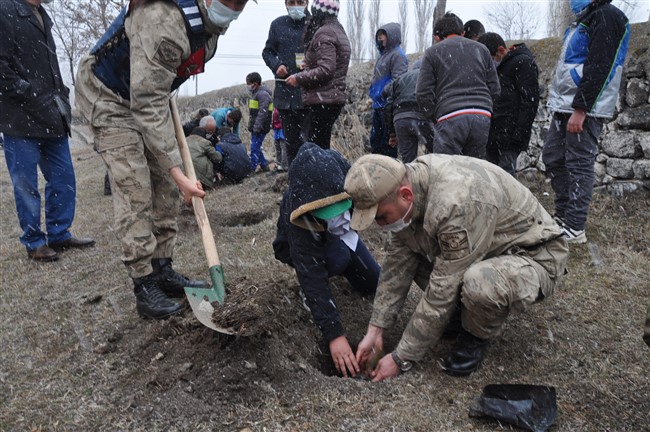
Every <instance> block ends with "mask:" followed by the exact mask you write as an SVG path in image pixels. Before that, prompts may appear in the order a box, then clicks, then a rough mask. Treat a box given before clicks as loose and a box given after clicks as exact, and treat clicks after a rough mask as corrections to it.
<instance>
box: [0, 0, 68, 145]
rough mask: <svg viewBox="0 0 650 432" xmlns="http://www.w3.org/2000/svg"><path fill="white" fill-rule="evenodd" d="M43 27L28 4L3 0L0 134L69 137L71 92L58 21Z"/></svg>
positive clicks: (0, 16)
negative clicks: (59, 52)
mask: <svg viewBox="0 0 650 432" xmlns="http://www.w3.org/2000/svg"><path fill="white" fill-rule="evenodd" d="M38 11H39V12H40V14H41V17H42V18H43V26H44V27H41V24H40V23H39V21H38V18H37V17H36V15H34V12H33V10H32V7H31V6H30V5H29V4H28V3H27V2H26V1H25V0H2V1H0V29H2V36H0V132H4V133H5V134H7V135H13V136H19V137H30V138H53V137H62V136H65V135H66V134H68V133H69V126H68V125H69V121H70V102H69V99H68V94H69V90H68V88H67V87H66V86H65V85H64V84H63V80H62V79H61V72H60V70H59V62H58V61H57V58H56V46H55V45H54V39H53V38H52V20H51V19H50V17H49V15H48V14H47V12H46V11H45V9H44V8H43V7H42V6H39V8H38Z"/></svg>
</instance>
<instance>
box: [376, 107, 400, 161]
mask: <svg viewBox="0 0 650 432" xmlns="http://www.w3.org/2000/svg"><path fill="white" fill-rule="evenodd" d="M388 137H389V129H388V125H387V124H386V122H385V121H384V110H383V109H382V108H377V109H375V110H373V112H372V129H370V150H371V151H372V152H373V153H375V154H380V155H384V156H390V157H392V158H396V157H397V149H396V148H395V147H391V146H389V145H388Z"/></svg>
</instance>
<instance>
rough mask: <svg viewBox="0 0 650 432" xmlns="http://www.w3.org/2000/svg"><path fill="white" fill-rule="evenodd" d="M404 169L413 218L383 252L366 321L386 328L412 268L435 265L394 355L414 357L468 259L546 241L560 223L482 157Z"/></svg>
mask: <svg viewBox="0 0 650 432" xmlns="http://www.w3.org/2000/svg"><path fill="white" fill-rule="evenodd" d="M406 168H407V175H408V176H409V179H410V180H411V182H412V184H413V191H414V194H415V201H414V211H413V216H412V219H411V224H410V225H409V227H408V228H406V229H404V230H403V231H400V232H398V233H395V234H393V235H392V238H391V240H390V243H389V246H388V247H387V249H386V258H385V261H384V263H383V265H382V272H381V276H380V280H379V286H378V289H377V295H376V297H375V302H374V310H373V314H372V317H371V320H370V323H371V324H373V325H376V326H379V327H382V328H389V327H391V326H392V325H393V323H394V321H395V318H396V315H397V313H398V312H399V310H400V309H401V306H402V305H403V303H404V300H405V299H406V296H407V294H408V291H409V289H410V286H411V282H412V281H413V280H414V279H415V278H416V273H417V271H418V265H419V264H420V263H421V262H422V260H426V261H428V262H430V263H434V266H433V271H432V272H431V274H430V276H429V280H428V286H426V287H424V288H425V290H424V293H423V296H422V299H421V300H420V302H419V304H418V305H417V308H416V310H415V312H414V313H413V316H412V317H411V319H410V321H409V323H408V325H407V327H406V329H405V331H404V334H403V335H402V339H401V341H400V342H399V345H398V347H397V351H398V354H399V355H400V357H402V358H407V359H410V360H416V361H417V360H420V359H421V358H422V357H423V356H424V354H425V351H426V350H427V348H428V347H429V346H431V345H433V344H435V343H436V342H437V341H438V339H439V338H440V336H441V335H442V332H443V330H444V328H445V325H446V323H447V320H448V318H449V316H450V314H451V311H452V308H453V306H454V305H455V303H456V301H457V299H458V296H459V293H460V285H461V282H462V279H463V275H464V273H465V271H466V270H467V269H468V268H469V267H470V266H471V265H472V264H474V263H476V262H479V261H482V260H485V259H488V258H492V257H496V256H499V255H503V254H506V253H511V251H512V250H513V248H514V247H518V248H521V249H526V248H531V247H533V246H536V245H539V244H542V243H545V242H547V241H549V240H551V239H554V238H556V237H558V236H559V235H560V228H559V226H558V225H557V224H556V223H555V221H554V220H553V219H552V217H551V216H550V215H549V214H548V213H547V212H546V210H544V208H543V207H542V205H541V204H540V203H539V202H538V201H537V199H536V198H535V197H534V196H533V194H532V193H531V192H530V191H529V190H528V189H527V188H526V187H525V186H523V185H522V184H521V183H519V182H518V181H517V180H516V179H514V178H513V177H512V176H510V175H509V174H507V173H506V172H505V171H503V170H501V169H498V168H497V167H495V166H494V165H492V164H490V163H489V162H486V161H483V160H479V159H475V158H470V157H464V156H448V155H427V156H423V157H420V158H418V159H416V160H415V161H414V162H413V163H410V164H407V165H406ZM540 264H541V265H542V266H543V267H544V268H546V269H547V270H548V272H549V276H550V277H551V278H556V277H558V276H562V275H563V272H564V268H561V269H560V268H553V265H552V264H548V263H540ZM542 291H543V292H544V288H542ZM544 294H545V295H546V294H547V293H546V292H544Z"/></svg>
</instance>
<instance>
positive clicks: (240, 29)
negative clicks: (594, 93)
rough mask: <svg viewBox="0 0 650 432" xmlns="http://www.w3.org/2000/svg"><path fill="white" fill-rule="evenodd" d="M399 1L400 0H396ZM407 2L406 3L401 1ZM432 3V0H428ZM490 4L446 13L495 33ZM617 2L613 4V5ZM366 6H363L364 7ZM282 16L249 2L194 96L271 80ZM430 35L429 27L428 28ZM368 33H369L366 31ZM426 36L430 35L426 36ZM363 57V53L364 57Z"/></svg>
mask: <svg viewBox="0 0 650 432" xmlns="http://www.w3.org/2000/svg"><path fill="white" fill-rule="evenodd" d="M400 1H401V0H400ZM405 1H409V0H405ZM431 1H434V0H431ZM398 3H399V1H398V0H382V2H381V5H382V6H381V14H380V23H381V24H384V23H388V22H397V21H398V20H399V17H398ZM409 3H411V4H410V5H409V12H410V14H411V19H410V22H409V28H408V35H407V42H408V43H407V46H406V47H405V48H406V52H407V53H411V52H414V51H415V28H414V27H415V12H414V10H413V4H412V3H413V2H412V1H409ZM490 3H491V2H486V1H468V0H467V1H465V0H457V1H453V0H452V1H449V0H448V1H447V10H448V11H452V12H454V13H456V15H458V16H459V17H460V18H461V19H462V20H463V22H465V21H468V20H470V19H478V20H480V21H481V22H482V23H483V24H484V25H485V27H486V29H487V30H488V31H496V32H497V33H498V29H495V28H493V27H492V26H491V25H490V23H489V22H488V20H487V17H486V13H485V12H486V9H487V8H488V7H489V5H490ZM531 3H532V4H533V5H534V6H532V5H531V8H532V9H533V10H534V11H535V12H534V13H535V14H537V15H539V16H540V20H541V21H543V24H542V25H541V26H540V29H539V31H538V34H537V35H536V37H538V38H541V37H544V28H543V27H544V24H545V23H546V19H545V14H546V10H547V3H548V2H547V1H531ZM617 3H620V2H618V1H614V4H617ZM346 7H347V2H346V1H345V0H343V1H341V8H342V10H341V12H340V14H339V20H340V21H341V23H342V24H343V26H344V27H345V26H346V22H345V21H346ZM367 7H368V6H366V8H367ZM634 8H635V13H633V14H629V15H632V16H631V17H630V18H631V19H632V20H633V21H645V20H647V19H648V15H649V14H650V1H648V0H635V3H634ZM284 14H286V8H285V6H284V1H283V0H258V4H255V3H254V2H252V1H249V4H248V5H247V6H246V9H245V10H244V12H243V13H242V14H241V15H240V17H239V19H238V20H237V21H235V22H233V23H232V24H231V25H230V28H229V29H228V32H227V33H226V34H225V35H224V36H222V37H220V38H219V47H218V49H217V55H216V57H215V58H214V59H212V60H211V61H210V62H208V63H207V64H206V71H205V73H203V74H200V75H198V93H199V94H201V93H205V92H207V91H210V90H215V89H219V88H223V87H229V86H231V85H237V84H244V79H245V77H246V75H247V74H248V73H249V72H254V71H255V72H259V73H260V74H261V75H262V79H264V80H267V79H273V74H272V73H271V71H270V70H269V69H268V67H266V65H265V64H264V61H263V60H262V49H263V48H264V44H265V43H266V38H267V36H268V32H269V26H270V25H271V21H273V20H274V19H275V18H277V17H279V16H280V15H284ZM427 30H428V31H429V32H430V25H429V29H427ZM367 33H368V34H369V33H370V30H369V29H368V30H367ZM429 34H430V33H429ZM365 37H366V38H368V35H366V36H365ZM365 55H366V56H367V54H365ZM195 86H196V82H195V81H194V79H190V80H188V81H187V82H186V83H185V84H184V85H183V86H182V87H181V89H180V93H181V94H182V95H194V93H195Z"/></svg>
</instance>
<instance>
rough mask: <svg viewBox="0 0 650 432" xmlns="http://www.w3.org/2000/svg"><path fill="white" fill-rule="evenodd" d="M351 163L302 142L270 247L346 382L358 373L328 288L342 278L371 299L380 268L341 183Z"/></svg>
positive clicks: (335, 153) (334, 154)
mask: <svg viewBox="0 0 650 432" xmlns="http://www.w3.org/2000/svg"><path fill="white" fill-rule="evenodd" d="M349 168H350V164H349V163H348V162H347V161H346V160H345V158H343V156H341V154H340V153H338V152H336V151H334V150H329V149H328V150H324V149H322V148H320V147H319V146H318V145H316V144H314V143H310V142H306V143H305V144H303V145H302V147H300V149H299V150H298V154H297V155H296V158H295V159H294V161H293V163H292V164H291V166H290V167H289V187H288V188H287V190H286V191H285V193H284V196H283V199H282V203H281V206H280V216H279V217H278V222H277V235H276V239H275V240H274V242H273V250H274V252H275V257H276V259H278V260H279V261H281V262H283V263H285V264H288V265H290V266H291V267H293V268H294V269H295V271H296V276H297V277H298V281H299V283H300V288H301V291H302V293H303V295H304V298H305V303H306V306H307V307H308V308H309V310H310V311H311V314H312V317H313V319H314V322H315V323H316V325H318V327H319V329H320V330H321V333H322V336H323V341H324V342H325V343H326V344H327V346H328V348H329V352H330V355H331V358H332V361H333V362H334V366H335V367H336V369H337V370H338V371H339V372H340V373H341V374H342V375H343V376H345V377H347V376H356V375H357V374H359V373H360V372H361V369H360V368H359V365H358V364H357V361H356V359H355V356H354V353H353V352H352V348H351V347H350V343H349V341H348V339H347V337H346V334H345V329H344V327H343V323H342V322H341V316H340V314H339V311H338V309H337V307H336V302H335V300H334V297H333V295H332V290H331V287H330V284H329V278H330V277H331V276H335V275H339V276H344V277H345V278H346V279H347V280H348V282H349V283H350V285H351V287H352V289H353V290H355V291H358V292H359V293H361V294H362V295H371V294H373V293H374V292H375V290H376V288H377V281H378V279H379V272H380V268H379V265H378V264H377V262H376V261H375V259H374V258H373V257H372V255H371V254H370V252H369V251H368V249H367V248H366V246H365V244H364V243H363V241H362V240H361V239H360V238H359V235H358V234H357V232H356V231H355V230H353V229H351V228H350V219H351V217H352V215H353V214H354V209H352V208H351V207H352V203H351V201H350V199H349V196H348V194H346V193H345V192H344V191H343V181H344V179H345V174H346V173H347V171H348V169H349Z"/></svg>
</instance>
